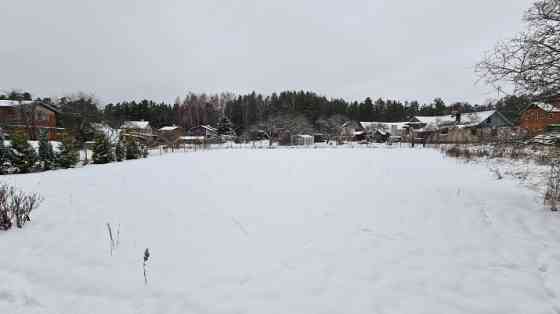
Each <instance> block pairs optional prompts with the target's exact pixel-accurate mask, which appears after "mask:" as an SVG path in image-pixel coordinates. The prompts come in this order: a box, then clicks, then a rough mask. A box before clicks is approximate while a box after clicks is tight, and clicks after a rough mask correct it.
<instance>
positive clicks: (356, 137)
mask: <svg viewBox="0 0 560 314" xmlns="http://www.w3.org/2000/svg"><path fill="white" fill-rule="evenodd" d="M364 139H366V132H365V131H364V128H363V127H362V125H361V124H360V123H359V122H356V121H347V122H345V123H344V124H342V126H341V127H340V133H339V141H361V140H364Z"/></svg>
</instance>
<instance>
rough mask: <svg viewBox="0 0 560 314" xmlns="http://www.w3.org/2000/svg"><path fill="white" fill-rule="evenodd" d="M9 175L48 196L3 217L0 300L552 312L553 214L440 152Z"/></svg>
mask: <svg viewBox="0 0 560 314" xmlns="http://www.w3.org/2000/svg"><path fill="white" fill-rule="evenodd" d="M5 178H6V180H8V181H10V182H12V183H14V184H16V185H18V186H20V187H23V188H26V189H28V190H35V191H40V192H41V193H42V194H43V195H44V196H45V197H46V201H45V203H44V204H43V206H42V207H41V208H40V209H39V210H38V211H37V212H36V213H35V216H34V217H33V218H34V220H33V223H32V224H30V225H28V226H27V227H26V229H25V230H23V231H17V230H16V231H10V232H8V233H0V252H2V253H1V254H0V313H41V314H43V313H57V314H58V313H69V314H75V313H104V314H106V313H248V314H253V313H254V314H262V313H282V314H285V313H290V314H297V313H302V314H303V313H306V314H308V313H345V314H347V313H446V314H450V313H508V314H513V313H551V314H552V313H560V216H559V215H556V214H553V213H550V212H546V211H544V210H543V208H542V205H541V204H542V202H541V200H540V199H539V196H538V194H537V193H536V192H534V191H531V190H529V189H527V188H524V187H522V186H520V185H519V184H517V183H516V182H514V181H508V180H501V181H496V180H495V179H494V177H493V175H492V174H491V173H490V172H489V171H488V169H487V168H485V167H484V166H481V165H472V164H464V163H462V162H461V161H457V160H453V159H446V158H444V157H443V156H442V155H441V154H439V152H437V151H435V150H416V151H413V150H408V149H367V150H366V149H364V150H361V149H338V150H327V149H321V150H282V149H278V150H270V151H267V150H230V151H227V150H223V151H211V152H198V153H191V154H183V153H178V154H170V155H165V156H155V157H152V158H149V159H147V160H140V161H131V162H126V163H121V164H112V165H107V166H91V167H86V168H83V169H76V170H69V171H56V172H49V173H43V174H33V175H25V176H12V177H5ZM107 222H110V223H111V224H112V225H113V227H115V228H116V226H118V225H119V224H120V246H119V247H118V248H117V249H116V251H115V252H114V253H113V256H110V250H109V242H108V240H107V232H106V225H105V224H106V223H107ZM146 247H148V248H150V251H151V252H152V258H151V260H150V263H149V274H148V276H149V285H148V286H145V285H144V282H143V277H142V267H141V266H142V256H143V252H144V249H145V248H146Z"/></svg>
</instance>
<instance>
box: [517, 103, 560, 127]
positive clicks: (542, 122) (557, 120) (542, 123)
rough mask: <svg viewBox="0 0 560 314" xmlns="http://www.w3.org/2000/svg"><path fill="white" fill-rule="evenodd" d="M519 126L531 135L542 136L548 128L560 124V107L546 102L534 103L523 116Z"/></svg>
mask: <svg viewBox="0 0 560 314" xmlns="http://www.w3.org/2000/svg"><path fill="white" fill-rule="evenodd" d="M519 124H520V126H521V127H522V128H524V129H526V130H527V131H528V132H529V135H536V134H541V133H543V132H544V131H545V129H546V127H547V126H549V125H551V124H560V106H558V105H556V104H554V105H553V104H548V103H544V102H535V103H532V104H531V105H529V106H528V107H527V109H525V111H524V112H523V113H522V114H521V118H520V119H519Z"/></svg>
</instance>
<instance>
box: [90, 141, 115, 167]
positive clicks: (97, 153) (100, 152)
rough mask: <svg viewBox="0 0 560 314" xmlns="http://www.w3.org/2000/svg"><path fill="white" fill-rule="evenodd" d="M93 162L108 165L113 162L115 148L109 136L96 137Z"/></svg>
mask: <svg viewBox="0 0 560 314" xmlns="http://www.w3.org/2000/svg"><path fill="white" fill-rule="evenodd" d="M92 160H93V163H94V164H106V163H110V162H112V161H113V147H111V142H110V141H109V139H108V138H107V136H105V135H103V134H99V135H97V136H96V137H95V144H93V156H92Z"/></svg>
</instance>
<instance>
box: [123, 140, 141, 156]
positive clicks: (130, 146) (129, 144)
mask: <svg viewBox="0 0 560 314" xmlns="http://www.w3.org/2000/svg"><path fill="white" fill-rule="evenodd" d="M140 157H142V151H141V150H140V146H139V145H138V143H137V142H136V141H135V140H134V139H128V140H127V141H126V159H139V158H140Z"/></svg>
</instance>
